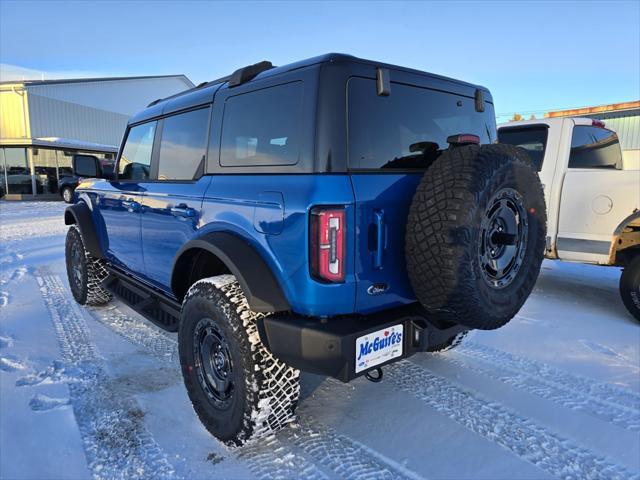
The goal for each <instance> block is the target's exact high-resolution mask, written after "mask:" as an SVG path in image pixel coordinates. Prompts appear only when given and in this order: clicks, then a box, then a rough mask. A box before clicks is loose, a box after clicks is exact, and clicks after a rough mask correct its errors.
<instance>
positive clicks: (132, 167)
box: [118, 122, 157, 182]
mask: <svg viewBox="0 0 640 480" xmlns="http://www.w3.org/2000/svg"><path fill="white" fill-rule="evenodd" d="M156 123H157V122H149V123H143V124H142V125H137V126H135V127H133V128H131V129H129V134H128V135H127V141H126V142H125V144H124V149H123V151H122V156H121V157H120V162H119V163H118V180H132V181H136V182H139V181H143V180H147V179H148V178H149V173H150V170H151V152H152V150H153V138H154V136H155V133H156Z"/></svg>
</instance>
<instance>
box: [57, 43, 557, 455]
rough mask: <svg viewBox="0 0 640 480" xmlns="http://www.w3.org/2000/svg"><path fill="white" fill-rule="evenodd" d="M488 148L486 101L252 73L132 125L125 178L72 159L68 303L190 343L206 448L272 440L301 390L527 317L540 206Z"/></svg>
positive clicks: (355, 68) (316, 72)
mask: <svg viewBox="0 0 640 480" xmlns="http://www.w3.org/2000/svg"><path fill="white" fill-rule="evenodd" d="M495 141H496V125H495V117H494V108H493V99H492V97H491V94H490V93H489V91H488V90H486V89H485V88H483V87H480V86H477V85H472V84H469V83H465V82H461V81H458V80H453V79H450V78H445V77H441V76H438V75H433V74H429V73H425V72H421V71H416V70H412V69H408V68H402V67H397V66H393V65H387V64H383V63H379V62H374V61H368V60H362V59H359V58H355V57H352V56H349V55H340V54H329V55H324V56H320V57H316V58H311V59H309V60H304V61H301V62H298V63H293V64H290V65H285V66H282V67H273V66H272V65H271V63H269V62H260V63H257V64H255V65H250V66H248V67H244V68H241V69H239V70H236V71H235V72H234V73H233V74H231V75H230V76H228V77H224V78H221V79H219V80H215V81H212V82H207V83H203V84H201V85H198V86H197V87H195V88H193V89H191V90H188V91H185V92H183V93H180V94H177V95H174V96H172V97H169V98H165V99H159V100H156V101H154V102H152V103H151V104H150V105H149V106H148V108H146V109H145V110H143V111H141V112H140V113H138V114H137V115H135V116H134V117H133V118H131V120H130V121H129V123H128V126H127V128H126V132H125V135H124V140H123V142H122V146H121V148H120V151H119V153H118V157H117V164H116V167H115V171H114V172H113V173H111V172H103V171H102V170H101V165H100V162H99V161H98V160H97V159H96V158H94V157H91V156H88V155H77V156H75V157H74V169H75V173H76V174H77V175H78V176H80V177H82V178H84V179H85V180H83V182H82V183H81V184H80V185H79V186H78V188H77V190H76V192H75V203H74V205H72V206H70V207H68V208H67V210H66V212H65V223H66V224H67V225H70V229H69V232H68V235H67V240H66V264H67V271H68V277H69V285H70V287H71V291H72V293H73V296H74V298H75V299H76V300H77V301H78V302H79V303H80V304H87V305H97V304H103V303H106V302H108V301H109V300H110V299H111V298H112V295H115V296H116V297H118V298H120V299H121V300H122V301H124V302H125V303H126V304H128V305H130V306H131V307H132V308H133V309H134V310H136V311H137V312H139V313H140V314H141V315H143V316H144V317H146V318H147V319H149V320H150V321H152V322H154V323H155V324H157V325H159V326H161V327H163V328H165V329H167V330H170V331H177V332H178V343H179V353H180V363H181V368H182V374H183V377H184V383H185V386H186V388H187V391H188V393H189V397H190V399H191V401H192V403H193V406H194V409H195V411H196V413H197V414H198V416H199V417H200V419H201V420H202V422H203V423H204V425H205V426H206V428H207V429H208V430H209V431H210V432H211V433H212V434H213V435H215V436H216V437H218V438H219V439H221V440H222V441H225V442H227V443H230V444H242V443H244V442H246V441H247V440H249V439H252V438H259V437H261V436H263V435H265V434H268V433H270V432H272V431H274V430H276V429H277V428H279V427H281V426H282V425H284V424H286V423H287V422H289V421H291V419H292V418H293V412H294V409H295V407H296V403H297V400H298V393H299V384H298V382H299V377H300V371H307V372H313V373H316V374H322V375H327V376H331V377H335V378H337V379H339V380H342V381H344V382H348V381H350V380H352V379H354V378H356V377H359V376H363V375H364V376H366V377H367V378H369V379H370V380H374V381H379V380H381V379H382V370H381V367H382V366H384V365H386V364H389V363H391V362H395V361H398V360H400V359H403V358H406V357H409V356H411V355H413V354H415V353H417V352H428V351H437V350H442V349H445V348H447V347H451V346H454V345H455V344H456V343H457V341H458V339H459V338H460V336H461V335H463V334H464V333H465V332H466V331H468V330H470V329H495V328H498V327H500V326H502V325H504V324H505V323H507V322H508V321H509V320H510V319H511V318H512V317H513V316H514V315H515V314H516V313H517V312H518V310H519V309H520V307H521V306H522V304H523V303H524V301H525V300H526V299H527V297H528V296H529V294H530V293H531V290H532V288H533V286H534V283H535V281H536V278H537V275H538V272H539V269H540V264H541V261H542V257H543V253H544V247H545V232H546V218H545V205H544V197H543V193H542V187H541V184H540V181H539V179H538V176H537V173H536V171H535V168H533V167H532V164H531V162H530V160H529V159H528V158H527V157H526V154H524V153H523V152H522V151H519V150H516V149H515V147H513V146H511V145H498V144H496V143H495ZM87 178H88V179H87Z"/></svg>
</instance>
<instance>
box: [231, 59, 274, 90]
mask: <svg viewBox="0 0 640 480" xmlns="http://www.w3.org/2000/svg"><path fill="white" fill-rule="evenodd" d="M272 68H273V65H272V64H271V62H267V61H266V60H265V61H262V62H258V63H254V64H253V65H249V66H246V67H242V68H239V69H238V70H236V71H235V72H233V73H232V74H231V76H230V78H229V84H228V85H229V88H233V87H237V86H239V85H242V84H243V83H246V82H248V81H249V80H251V79H252V78H254V77H255V76H256V75H258V74H259V73H262V72H264V71H266V70H271V69H272Z"/></svg>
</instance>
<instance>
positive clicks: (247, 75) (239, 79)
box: [147, 60, 274, 108]
mask: <svg viewBox="0 0 640 480" xmlns="http://www.w3.org/2000/svg"><path fill="white" fill-rule="evenodd" d="M272 68H274V66H273V65H272V64H271V62H267V61H266V60H263V61H262V62H258V63H254V64H253V65H248V66H246V67H242V68H239V69H238V70H236V71H235V72H233V73H232V74H231V75H227V76H225V77H221V78H217V79H215V80H211V81H210V82H202V83H199V84H198V85H196V86H195V87H193V88H190V89H189V90H185V91H183V92H178V93H176V94H174V95H171V96H169V97H165V98H157V99H155V100H154V101H153V102H151V103H150V104H149V105H147V108H149V107H152V106H154V105H156V104H158V103H160V102H162V101H164V100H168V99H170V98H173V97H178V96H180V95H184V94H185V93H188V92H193V91H194V90H198V89H200V88H204V87H207V86H209V85H215V84H216V83H222V82H229V87H230V88H231V87H237V86H238V85H242V84H243V83H246V82H248V81H249V80H251V79H252V78H254V77H256V75H258V74H259V73H262V72H265V71H267V70H271V69H272Z"/></svg>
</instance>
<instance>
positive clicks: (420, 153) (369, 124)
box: [348, 78, 495, 170]
mask: <svg viewBox="0 0 640 480" xmlns="http://www.w3.org/2000/svg"><path fill="white" fill-rule="evenodd" d="M485 105H486V108H485V111H484V112H482V113H480V112H476V110H475V102H474V99H473V98H468V97H462V96H459V95H454V94H451V93H445V92H440V91H435V90H430V89H426V88H421V87H414V86H408V85H403V84H399V83H394V82H392V83H391V94H390V95H389V96H379V95H377V92H376V83H375V80H372V79H365V78H351V79H349V84H348V109H349V110H348V115H349V167H350V168H351V169H365V170H372V169H381V168H382V169H402V170H405V169H411V168H426V167H428V166H429V164H430V163H431V162H433V160H435V159H436V158H438V156H439V155H440V154H441V153H442V152H443V151H444V150H445V149H447V148H448V144H447V137H448V136H450V135H455V134H460V133H471V134H475V135H478V136H479V137H480V141H481V143H491V142H492V141H493V140H494V138H495V120H494V119H493V116H494V115H493V108H492V106H491V105H490V104H488V103H487V104H485Z"/></svg>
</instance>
